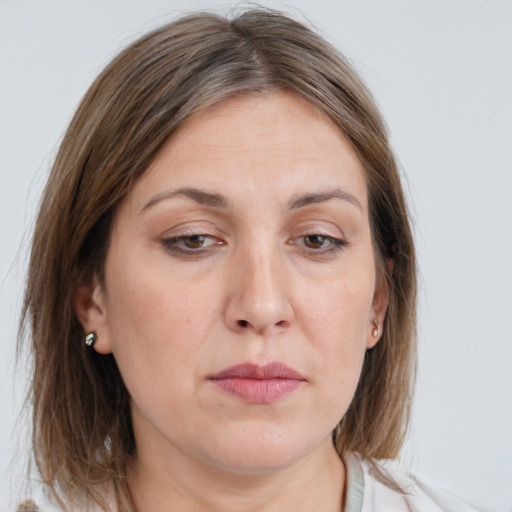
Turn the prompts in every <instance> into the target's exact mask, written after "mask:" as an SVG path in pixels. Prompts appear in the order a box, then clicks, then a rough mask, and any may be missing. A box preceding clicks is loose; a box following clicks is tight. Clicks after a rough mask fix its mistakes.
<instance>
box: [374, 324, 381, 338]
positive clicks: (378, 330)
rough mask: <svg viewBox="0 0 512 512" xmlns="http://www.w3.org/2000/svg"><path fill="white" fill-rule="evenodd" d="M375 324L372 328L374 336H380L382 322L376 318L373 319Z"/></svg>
mask: <svg viewBox="0 0 512 512" xmlns="http://www.w3.org/2000/svg"><path fill="white" fill-rule="evenodd" d="M373 325H375V327H374V328H373V330H372V336H373V337H374V338H378V337H379V334H380V324H379V321H378V320H374V321H373Z"/></svg>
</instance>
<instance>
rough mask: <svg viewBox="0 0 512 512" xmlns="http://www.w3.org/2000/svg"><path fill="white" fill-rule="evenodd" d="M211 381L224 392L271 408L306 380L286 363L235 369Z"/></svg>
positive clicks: (245, 364)
mask: <svg viewBox="0 0 512 512" xmlns="http://www.w3.org/2000/svg"><path fill="white" fill-rule="evenodd" d="M209 380H210V381H211V382H212V383H213V384H214V385H215V386H217V387H218V388H220V389H221V390H222V391H224V392H226V393H228V394H231V395H234V396H236V397H238V398H240V399H241V400H243V401H244V402H246V403H250V404H270V403H272V402H275V401H277V400H279V399H280V398H283V397H284V396H286V395H288V394H290V393H292V392H293V391H295V390H296V389H297V388H298V387H299V386H300V385H301V384H302V383H303V382H305V381H306V379H305V378H304V377H303V376H302V375H301V374H300V373H299V372H297V371H295V370H293V369H291V368H289V367H288V366H286V365H285V364H283V363H279V362H273V363H269V364H266V365H263V366H260V365H257V364H252V363H244V364H239V365H236V366H231V367H229V368H226V369H225V370H222V371H221V372H219V373H216V374H215V375H211V376H210V377H209Z"/></svg>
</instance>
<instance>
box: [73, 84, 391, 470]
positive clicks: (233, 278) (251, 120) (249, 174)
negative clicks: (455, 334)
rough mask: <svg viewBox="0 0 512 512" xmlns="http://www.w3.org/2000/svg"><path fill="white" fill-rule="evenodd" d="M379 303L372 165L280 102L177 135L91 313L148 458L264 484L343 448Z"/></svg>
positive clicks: (153, 169)
mask: <svg viewBox="0 0 512 512" xmlns="http://www.w3.org/2000/svg"><path fill="white" fill-rule="evenodd" d="M375 292H376V274H375V261H374V255H373V249H372V239H371V233H370V225H369V221H368V204H367V189H366V182H365V172H364V169H363V167H362V165H361V163H360V162H359V160H358V158H357V157H356V155H355V153H354V151H353V150H352V148H351V146H350V145H349V143H348V142H347V140H346V139H345V137H344V136H343V135H342V134H341V133H340V131H339V130H338V129H337V128H336V127H335V126H334V125H333V124H332V123H331V122H330V121H329V120H327V119H326V118H325V117H324V116H323V115H322V114H320V113H319V112H318V111H317V110H315V109H314V108H313V107H311V106H310V105H309V104H307V103H305V102H304V101H303V100H301V99H299V98H298V97H297V96H295V95H292V94H291V93H278V94H273V95H269V96H264V97H262V96H259V97H247V96H246V97H241V98H235V99H230V100H227V101H224V102H222V103H221V104H219V105H218V106H215V107H212V108H210V109H208V110H207V111H205V112H204V113H202V114H200V115H198V116H197V117H195V118H194V119H193V120H191V121H189V122H188V123H187V124H185V125H184V126H182V127H181V128H180V129H179V130H178V132H177V133H176V134H175V135H173V137H172V138H171V139H170V140H169V142H168V143H167V144H166V145H165V146H164V148H163V149H162V150H161V152H160V153H159V154H158V156H157V158H156V159H155V161H154V162H153V164H152V165H151V166H150V168H149V169H148V171H147V172H146V173H145V175H144V176H143V177H142V179H140V181H138V182H137V184H136V185H135V186H134V188H133V189H132V191H131V193H130V194H129V196H128V197H127V198H126V200H125V201H124V202H123V203H122V204H121V206H120V208H119V209H118V211H117V213H116V216H115V219H114V225H113V229H112V233H111V245H110V248H109V252H108V256H107V261H106V270H105V287H104V288H100V287H99V286H97V287H96V288H95V289H94V290H93V293H92V301H91V303H90V305H89V307H88V309H87V311H86V313H85V315H82V316H81V318H82V319H83V323H84V327H85V328H86V329H87V330H95V331H97V333H98V342H97V345H96V350H98V351H99V352H102V353H108V352H113V354H114V356H115V359H116V361H117V363H118V366H119V369H120V371H121V374H122V376H123V379H124V382H125V384H126V387H127V389H128V391H129V393H130V395H131V400H132V401H131V404H132V414H133V424H134V431H135V438H136V443H137V448H138V454H139V456H143V455H147V456H148V457H156V458H162V457H163V458H164V459H165V460H169V461H180V464H184V463H190V464H193V465H194V464H202V465H204V464H206V465H207V466H209V467H214V468H217V469H220V468H223V469H224V470H227V471H230V472H238V473H264V472H268V471H274V470H277V469H281V468H285V467H288V466H290V465H292V464H294V463H295V462H298V461H300V460H303V459H305V458H307V457H313V456H315V454H318V453H319V451H322V450H327V451H328V450H332V442H331V432H332V430H333V429H334V428H335V426H336V424H337V423H338V422H339V421H340V419H341V417H342V416H343V415H344V413H345V412H346V410H347V408H348V406H349V404H350V401H351V399H352V396H353V394H354V391H355V388H356V385H357V382H358V379H359V375H360V371H361V367H362V363H363V358H364V354H365V350H366V349H367V348H368V347H370V346H372V345H373V344H374V343H375V342H376V339H375V338H374V337H373V336H372V330H373V328H374V325H373V323H372V322H373V321H374V320H379V321H380V322H381V323H382V321H383V317H384V313H385V307H386V293H385V292H382V293H375Z"/></svg>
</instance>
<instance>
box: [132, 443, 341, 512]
mask: <svg viewBox="0 0 512 512" xmlns="http://www.w3.org/2000/svg"><path fill="white" fill-rule="evenodd" d="M155 455H156V454H155ZM128 482H129V486H130V490H131V494H132V497H133V500H134V503H135V506H136V510H137V511H138V512H148V511H152V510H158V511H161V512H167V511H173V510H184V511H185V510H186V511H208V512H234V511H236V512H256V511H257V512H285V511H286V512H289V511H290V510H294V511H295V512H302V511H303V512H306V511H308V512H309V511H311V510H322V511H325V512H341V510H342V502H343V495H344V482H345V468H344V466H343V463H342V462H341V459H340V458H339V456H338V454H337V453H336V451H335V449H334V446H333V445H332V442H331V441H330V439H329V440H326V442H325V443H324V444H323V445H321V446H320V447H318V448H317V449H316V450H315V451H314V452H312V453H310V454H309V455H307V456H306V457H304V458H303V459H301V460H300V461H298V462H296V463H294V464H292V465H290V466H287V467H285V468H280V469H279V470H275V471H266V472H259V473H254V474H246V473H245V474H240V473H237V472H236V471H233V470H229V469H222V468H221V469H219V468H218V467H217V466H213V465H210V464H208V463H205V462H204V461H197V460H194V459H190V458H188V457H186V456H185V455H184V454H179V453H174V456H173V459H172V461H171V463H166V461H164V460H163V459H162V458H161V457H153V456H146V457H141V456H140V455H139V456H136V457H134V459H133V461H132V464H131V466H130V467H129V470H128Z"/></svg>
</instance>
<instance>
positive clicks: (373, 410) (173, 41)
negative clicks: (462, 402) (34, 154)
mask: <svg viewBox="0 0 512 512" xmlns="http://www.w3.org/2000/svg"><path fill="white" fill-rule="evenodd" d="M277 90H288V91H291V92H293V93H295V94H297V95H299V96H301V97H302V98H304V99H305V100H307V101H308V102H309V103H310V104H312V105H313V106H314V107H316V108H317V109H318V110H319V111H321V112H323V113H324V114H325V115H326V116H328V118H330V119H331V120H332V121H333V122H334V123H335V124H336V125H337V126H338V127H339V129H340V130H341V132H343V134H344V135H345V136H346V137H347V139H348V140H349V141H350V143H351V145H352V146H353V148H354V150H355V151H356V153H357V155H358V157H359V158H360V160H361V162H362V163H363V165H364V167H365V169H366V173H367V185H368V202H369V215H370V224H371V228H372V235H373V241H374V251H375V259H376V262H377V269H378V275H379V276H380V279H385V280H387V286H388V287H389V308H388V312H387V317H386V322H385V325H384V331H383V335H382V338H381V340H380V341H379V343H378V344H377V345H376V346H375V347H374V348H373V349H371V350H369V351H367V354H366V358H365V362H364V366H363V371H362V375H361V379H360V382H359V385H358V388H357V391H356V393H355V396H354V398H353V401H352V403H351V405H350V408H349V410H348V411H347V413H346V414H345V416H344V417H343V419H342V420H341V422H340V424H339V425H338V426H337V428H336V430H335V432H333V442H334V443H335V446H336V448H337V450H338V452H339V453H340V454H342V453H343V452H344V451H345V450H353V451H357V452H360V453H361V454H362V455H363V456H364V457H367V458H369V459H377V458H383V457H386V458H387V457H395V456H397V454H398V452H399V449H400V447H401V445H402V443H403V440H404V435H405V430H406V427H407V423H408V416H409V409H410V403H411V397H412V387H413V374H414V369H415V319H416V316H415V313H416V311H415V309H416V274H415V256H414V247H413V241H412V235H411V230H410V225H409V217H408V213H407V208H406V203H405V200H404V195H403V191H402V187H401V184H400V178H399V173H398V170H397V164H396V161H395V158H394V156H393V153H392V151H391V149H390V146H389V141H388V137H387V134H386V129H385V126H384V123H383V121H382V118H381V116H380V113H379V111H378V109H377V108H376V106H375V104H374V101H373V100H372V97H371V95H370V94H369V92H368V91H367V89H366V87H365V86H364V84H363V83H362V82H361V80H360V78H359V77H358V76H357V74H356V73H355V72H354V70H353V69H352V68H351V66H350V65H349V64H348V63H347V61H346V60H345V59H344V58H343V57H342V56H341V55H340V54H339V53H338V52H337V51H336V50H335V49H334V48H333V47H332V46H331V45H329V44H328V43H327V42H326V41H325V40H324V39H323V38H322V37H320V36H319V35H317V34H316V33H315V32H314V31H312V30H310V29H309V28H307V27H306V26H305V25H303V24H302V23H299V22H297V21H294V20H292V19H290V18H289V17H288V16H286V15H283V14H281V13H278V12H275V11H271V10H265V9H258V10H250V11H247V12H243V13H241V14H240V15H238V16H237V17H234V18H231V19H229V18H224V17H221V16H219V15H216V14H211V13H199V14H192V15H188V16H185V17H183V18H181V19H179V20H177V21H175V22H173V23H171V24H169V25H166V26H164V27H162V28H160V29H158V30H155V31H154V32H151V33H149V34H148V35H145V36H144V37H142V38H141V39H139V40H138V41H136V42H134V43H133V44H131V45H130V46H129V47H128V48H126V49H125V50H123V51H122V52H121V53H120V54H119V55H118V56H117V57H115V58H114V60H113V61H112V62H111V63H110V64H109V65H108V66H107V68H106V69H105V70H104V71H103V72H102V73H101V74H100V75H99V77H98V78H97V79H96V81H95V82H94V83H93V85H92V86H91V88H90V89H89V91H88V92H87V94H86V95H85V97H84V98H83V100H82V102H81V104H80V106H79V108H78V110H77V112H76V114H75V116H74V118H73V120H72V122H71V124H70V126H69V128H68V130H67V132H66V134H65V137H64V139H63V141H62V144H61V146H60V149H59V152H58V154H57V156H56V159H55V162H54V165H53V168H52V170H51V174H50V177H49V179H48V183H47V185H46V189H45V191H44V194H43V197H42V201H41V206H40V211H39V216H38V219H37V223H36V226H35V231H34V237H33V243H32V252H31V259H30V265H29V272H28V281H27V287H26V295H25V302H24V309H23V317H22V322H23V323H22V325H25V326H26V327H28V328H29V329H30V334H31V341H32V343H31V350H32V353H33V364H34V367H33V370H34V371H33V380H32V386H31V395H30V400H31V404H32V406H33V449H34V453H35V460H36V464H37V466H38V469H39V472H40V474H41V477H42V480H43V482H44V483H45V484H46V485H47V486H48V487H49V488H50V489H51V491H52V492H53V493H54V494H55V495H56V496H59V497H60V498H61V499H62V500H63V502H70V501H73V500H77V499H80V500H90V499H93V500H96V501H98V502H100V503H101V502H102V500H101V493H99V492H98V489H101V486H102V485H103V484H108V485H109V486H112V487H113V488H114V489H115V492H116V496H117V500H118V504H121V503H124V504H125V505H123V507H124V508H123V510H126V509H129V508H131V506H130V505H129V503H130V498H129V494H128V491H127V487H126V485H125V482H124V481H125V469H126V463H127V461H128V459H129V458H130V456H131V455H132V454H133V453H134V450H135V441H134V436H133V431H132V428H131V417H130V408H129V397H128V392H127V390H126V388H125V386H124V384H123V382H122V379H121V376H120V374H119V371H118V369H117V366H116V363H115V360H114V358H113V356H112V355H100V354H98V353H96V352H94V351H90V350H87V349H86V347H85V346H84V343H83V338H84V332H83V329H82V327H81V325H80V323H79V322H78V320H77V317H76V315H75V313H74V310H73V297H74V295H75V293H76V291H77V289H78V287H79V286H80V285H81V284H83V283H87V282H91V281H92V279H93V278H96V279H99V280H100V282H101V281H102V279H103V270H104V263H105V258H106V254H107V251H108V246H109V234H110V227H111V223H112V219H113V216H114V213H115V211H116V208H117V207H118V205H119V204H120V202H121V201H122V200H123V198H125V197H126V195H127V194H128V193H129V191H130V190H131V188H132V187H133V185H134V183H135V182H136V181H137V180H138V179H139V178H140V177H141V175H143V173H144V172H145V170H146V169H147V168H148V166H149V164H150V163H151V162H152V160H153V159H154V158H155V156H156V155H157V153H158V152H159V150H160V149H161V148H162V146H163V145H164V144H165V142H166V141H167V140H168V139H169V137H172V134H173V132H174V131H175V130H176V129H177V128H178V127H179V126H181V125H182V124H183V123H184V122H185V121H186V120H188V119H190V118H191V117H192V116H195V115H197V114H198V113H200V112H202V111H204V109H206V108H207V107H208V106H211V105H213V104H216V103H218V102H220V101H222V100H224V99H226V98H229V97H232V96H234V95H240V94H267V93H271V92H273V91H277ZM390 260H392V261H393V265H392V270H391V265H388V266H387V267H386V265H385V264H384V262H385V261H390Z"/></svg>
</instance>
